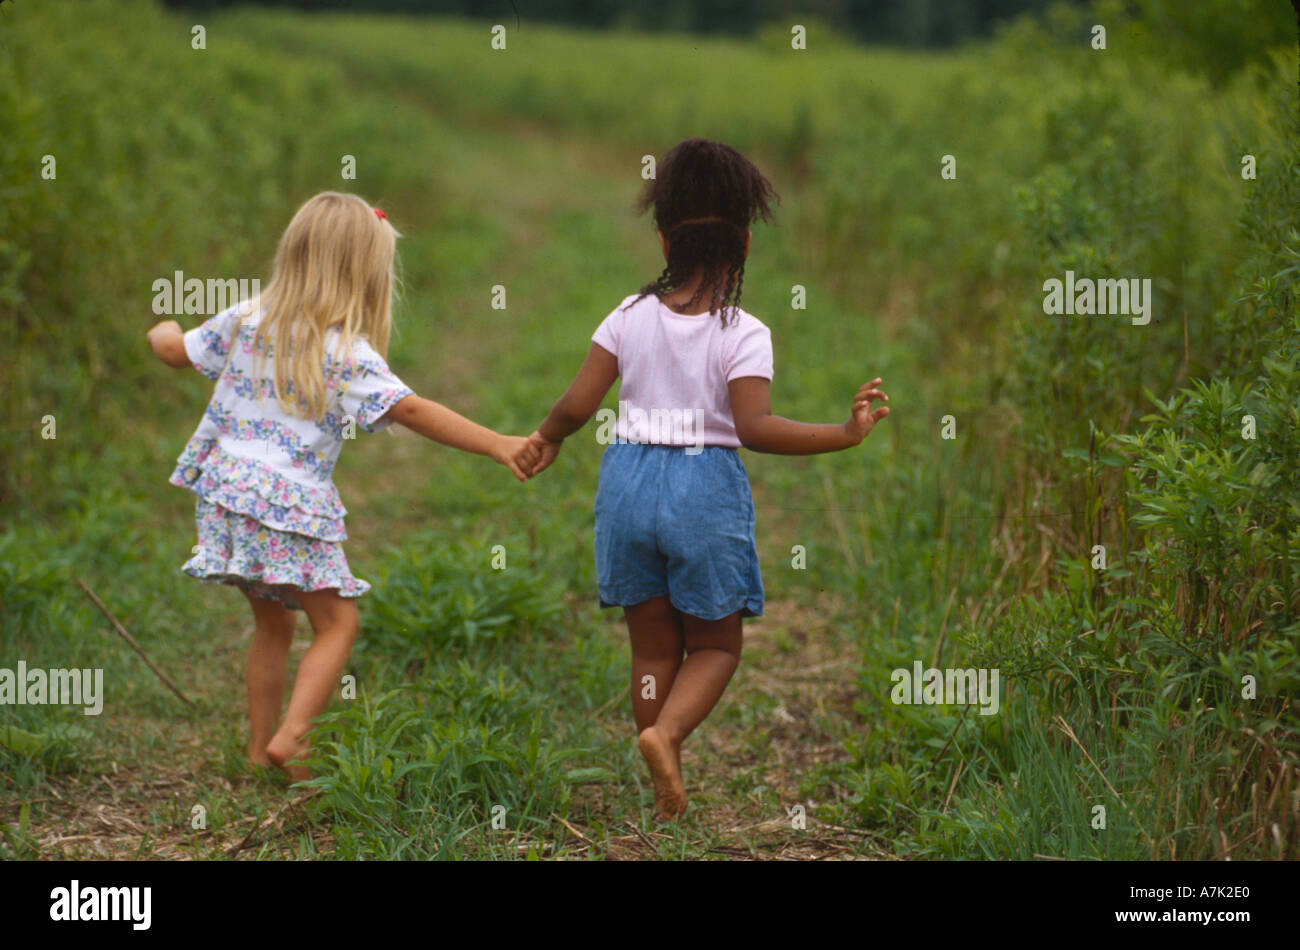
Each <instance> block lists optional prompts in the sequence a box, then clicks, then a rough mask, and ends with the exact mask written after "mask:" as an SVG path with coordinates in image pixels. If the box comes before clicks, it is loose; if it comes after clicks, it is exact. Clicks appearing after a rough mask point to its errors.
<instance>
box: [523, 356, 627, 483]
mask: <svg viewBox="0 0 1300 950" xmlns="http://www.w3.org/2000/svg"><path fill="white" fill-rule="evenodd" d="M616 379H618V357H617V356H615V355H614V354H613V353H611V352H610V351H609V350H607V349H605V348H604V347H603V346H601V345H600V344H599V343H593V344H591V349H590V350H588V351H587V358H586V359H585V360H583V362H582V366H581V367H580V368H579V369H578V375H577V376H576V377H574V380H573V383H572V384H571V385H570V386H569V388H568V389H567V390H565V392H564V395H563V396H561V397H560V398H559V399H557V400H556V402H555V405H554V406H552V407H551V411H550V413H549V414H548V415H547V416H546V418H545V419H544V420H543V421H542V424H541V425H540V426H538V427H537V431H536V432H534V433H533V434H532V435H530V436H529V437H528V441H529V443H530V444H531V447H532V448H533V449H534V450H536V452H538V453H539V454H540V458H539V459H537V461H536V462H534V463H533V464H532V466H531V468H530V469H529V470H528V474H529V475H530V476H531V475H536V474H537V473H538V472H540V471H542V469H544V468H546V467H547V466H548V465H550V464H551V463H552V462H553V461H555V456H556V455H557V454H559V451H560V445H561V444H562V443H563V442H564V440H565V439H567V438H568V437H569V436H571V435H573V433H575V432H577V431H578V430H579V429H581V428H582V427H583V426H585V425H586V424H587V420H589V419H590V418H591V417H592V416H593V415H595V414H596V410H597V409H599V408H600V404H601V402H602V401H603V400H604V398H605V395H606V394H607V393H608V392H609V387H611V386H613V385H614V380H616Z"/></svg>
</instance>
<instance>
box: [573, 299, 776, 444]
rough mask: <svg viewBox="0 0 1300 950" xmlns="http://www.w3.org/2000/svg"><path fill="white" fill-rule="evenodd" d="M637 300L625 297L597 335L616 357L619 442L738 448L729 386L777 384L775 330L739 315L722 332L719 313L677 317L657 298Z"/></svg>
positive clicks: (738, 441) (593, 337) (743, 314)
mask: <svg viewBox="0 0 1300 950" xmlns="http://www.w3.org/2000/svg"><path fill="white" fill-rule="evenodd" d="M633 300H636V295H633V296H631V297H626V298H624V300H623V302H622V303H621V304H619V305H618V307H617V308H616V309H615V310H614V311H613V312H612V313H611V314H610V315H609V316H607V317H606V318H605V319H604V320H603V321H602V322H601V324H600V326H598V327H597V328H596V332H595V333H593V334H592V337H591V339H592V341H593V342H594V343H596V344H598V345H599V346H601V347H603V348H604V349H606V350H608V351H609V352H610V353H612V354H614V356H616V357H617V358H618V374H619V376H620V377H621V378H622V380H623V382H622V385H621V386H620V388H619V394H618V400H619V402H618V410H619V411H618V427H617V430H616V434H617V437H618V438H619V439H620V440H623V441H627V442H649V443H652V444H656V445H684V446H690V447H694V448H699V447H702V446H706V445H722V446H728V447H730V448H739V447H740V439H739V438H737V437H736V424H735V422H734V421H733V420H732V417H731V396H730V395H729V393H728V392H727V383H729V382H731V381H732V380H733V379H740V378H741V377H743V376H761V377H762V378H764V379H771V378H772V333H771V331H770V330H768V328H767V327H766V326H764V325H763V322H762V321H761V320H759V319H758V318H757V317H754V316H751V315H750V314H748V313H746V312H745V311H743V310H739V309H738V310H737V311H736V316H735V319H734V320H732V321H729V322H728V324H727V326H725V327H724V326H723V325H722V318H721V317H719V316H718V314H716V313H701V314H696V315H694V316H688V315H686V314H681V313H675V312H674V311H672V310H670V309H669V308H668V306H667V305H666V304H664V303H663V302H662V301H660V300H659V298H658V297H656V296H655V295H654V294H650V295H648V296H646V297H643V298H641V300H640V301H639V302H637V303H635V304H632V306H630V307H629V306H627V305H628V304H630V303H632V301H633ZM624 307H627V309H626V310H625V309H623V308H624Z"/></svg>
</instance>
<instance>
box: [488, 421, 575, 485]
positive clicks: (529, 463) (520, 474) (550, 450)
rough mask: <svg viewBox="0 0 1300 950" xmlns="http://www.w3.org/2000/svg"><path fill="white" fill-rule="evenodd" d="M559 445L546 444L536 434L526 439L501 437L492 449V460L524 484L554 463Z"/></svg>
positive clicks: (544, 440)
mask: <svg viewBox="0 0 1300 950" xmlns="http://www.w3.org/2000/svg"><path fill="white" fill-rule="evenodd" d="M560 445H561V443H559V442H548V441H547V440H546V439H543V438H542V437H541V436H540V435H539V434H538V433H536V432H534V433H533V434H532V435H530V436H529V437H528V438H526V439H525V438H523V437H522V436H517V435H503V436H500V437H499V438H498V441H497V444H496V445H495V446H494V447H493V449H492V459H493V460H494V461H497V462H500V463H501V464H502V465H504V466H506V467H507V468H508V469H510V471H511V472H513V473H514V476H515V478H517V479H519V480H520V481H521V482H526V481H528V479H530V478H532V477H533V476H534V475H536V474H537V473H538V472H540V471H542V469H544V468H546V467H547V466H548V465H550V464H551V463H552V462H554V461H555V456H556V455H558V454H559V452H560Z"/></svg>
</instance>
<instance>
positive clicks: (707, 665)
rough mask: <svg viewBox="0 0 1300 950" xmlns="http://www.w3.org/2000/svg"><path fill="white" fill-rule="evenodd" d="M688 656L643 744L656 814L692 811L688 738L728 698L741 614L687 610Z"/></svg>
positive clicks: (684, 618)
mask: <svg viewBox="0 0 1300 950" xmlns="http://www.w3.org/2000/svg"><path fill="white" fill-rule="evenodd" d="M681 619H682V632H683V637H684V640H685V644H686V659H685V660H683V661H682V664H681V666H680V667H679V668H678V670H677V676H676V677H675V679H674V680H673V685H672V689H671V690H670V691H669V693H668V698H667V699H666V700H665V702H664V705H663V708H662V709H661V710H660V712H659V718H658V719H657V720H656V721H655V723H654V725H652V726H649V727H647V728H646V729H643V730H642V732H641V735H640V737H639V738H638V746H639V748H640V750H641V754H642V755H643V756H644V757H645V760H646V763H647V764H648V765H649V766H650V774H651V776H652V777H653V779H654V783H655V811H656V817H657V818H661V819H672V818H676V817H677V816H678V815H680V814H681V813H682V812H683V811H685V810H686V789H685V786H684V785H683V784H682V769H681V755H682V740H684V739H685V738H686V737H687V736H688V735H690V734H691V732H692V731H693V730H694V729H695V727H696V726H698V725H699V724H700V723H701V722H703V721H704V718H705V717H706V716H707V715H708V714H709V713H710V712H711V711H712V710H713V707H714V706H716V705H717V703H718V700H719V699H721V698H722V693H723V690H725V689H726V688H727V683H728V682H729V681H730V680H731V676H732V674H733V673H735V672H736V667H737V666H738V665H739V664H740V650H741V643H742V640H743V638H742V634H741V623H740V612H739V611H737V612H736V613H734V614H731V615H730V616H727V617H723V618H722V619H721V620H701V619H700V618H699V617H692V616H691V615H690V614H681Z"/></svg>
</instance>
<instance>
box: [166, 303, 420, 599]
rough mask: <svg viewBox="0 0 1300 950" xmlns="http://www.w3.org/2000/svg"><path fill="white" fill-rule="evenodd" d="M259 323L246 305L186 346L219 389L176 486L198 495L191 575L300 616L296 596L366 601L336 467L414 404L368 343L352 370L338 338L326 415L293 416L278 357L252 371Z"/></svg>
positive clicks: (330, 360) (329, 366)
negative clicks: (349, 448) (400, 407)
mask: <svg viewBox="0 0 1300 950" xmlns="http://www.w3.org/2000/svg"><path fill="white" fill-rule="evenodd" d="M241 314H242V315H243V316H242V319H240V316H241ZM261 318H262V312H261V311H257V310H255V309H254V308H253V307H250V306H249V305H247V304H240V305H237V306H235V307H231V308H230V309H229V310H226V311H224V312H222V313H219V314H217V315H216V316H215V317H213V318H211V319H210V320H208V321H207V322H205V323H204V324H202V325H201V326H199V327H196V328H195V329H193V330H190V331H189V332H188V333H186V334H185V352H186V354H187V355H188V356H189V358H190V362H192V363H193V364H194V367H195V369H197V370H198V371H199V372H201V373H203V375H205V376H207V377H208V378H209V379H212V380H215V381H216V387H215V388H214V391H213V394H212V401H211V402H209V403H208V408H207V410H206V412H205V413H204V415H203V421H202V422H200V423H199V427H198V429H196V430H195V432H194V435H192V436H191V437H190V440H189V442H188V443H187V444H186V446H185V450H184V451H183V452H181V455H180V458H179V459H178V460H177V462H176V469H175V471H173V472H172V475H171V478H170V481H171V483H172V484H173V485H177V486H180V487H182V488H188V489H190V490H191V491H193V492H194V493H195V494H197V495H198V502H197V505H196V508H195V520H196V522H197V526H198V541H199V543H198V544H197V545H196V546H195V547H194V549H193V553H194V556H193V557H191V558H190V559H189V561H187V562H186V563H185V565H184V567H183V568H182V570H184V571H185V573H187V574H189V575H190V576H192V577H197V578H199V579H201V580H205V581H214V582H219V583H225V584H233V585H235V586H238V587H240V588H242V589H243V590H245V591H247V592H248V593H250V594H252V595H254V596H257V597H261V598H264V599H268V600H274V601H278V602H279V603H281V604H283V605H284V606H286V607H289V608H293V609H300V607H301V605H300V604H299V603H298V601H297V598H296V597H295V596H294V593H295V591H316V590H324V589H328V588H334V589H337V590H338V592H339V594H340V595H342V596H344V597H360V596H361V595H362V594H364V593H365V592H366V591H368V590H369V589H370V585H369V584H368V583H366V582H365V581H363V580H360V579H358V578H356V577H353V576H352V571H351V570H350V569H349V567H348V562H347V558H346V557H345V556H344V554H343V546H342V544H341V543H340V542H342V541H343V540H345V539H346V538H347V532H346V531H345V530H344V527H343V517H344V515H346V514H347V509H346V508H344V507H343V502H342V501H341V500H340V498H339V494H338V490H337V489H336V488H335V487H334V482H333V473H334V464H335V462H337V461H338V457H339V452H340V450H341V449H342V448H343V443H344V441H346V440H347V439H350V438H352V437H353V436H354V434H355V432H356V430H357V429H360V430H362V431H364V432H376V431H379V430H381V429H384V428H387V426H388V424H389V420H387V419H383V418H381V417H382V416H383V415H384V413H386V412H388V410H389V409H391V408H392V407H393V405H394V404H395V403H397V402H398V401H399V400H400V399H402V398H404V397H406V396H409V395H412V392H411V390H410V389H409V388H408V387H407V386H406V385H405V384H404V383H403V382H402V381H401V380H400V379H398V378H397V377H396V376H395V375H393V372H392V371H391V370H390V369H389V368H388V364H387V363H385V362H384V359H383V357H382V356H380V355H379V354H378V353H377V352H375V350H374V349H373V348H372V347H371V346H370V344H369V343H367V342H366V341H365V340H363V339H357V340H354V341H353V343H352V353H351V359H350V360H349V359H346V358H345V354H342V353H340V352H339V349H340V347H339V346H338V344H339V335H338V332H337V331H333V332H332V333H331V335H330V336H329V337H327V339H326V345H325V352H326V357H325V383H326V387H327V405H326V409H325V413H324V415H323V416H322V417H321V418H320V419H318V420H310V419H300V418H297V417H295V416H291V415H289V414H287V413H285V412H284V410H283V409H281V408H280V404H279V402H278V400H277V399H276V396H275V385H274V382H273V373H274V363H273V354H271V353H269V352H268V353H266V354H265V357H264V359H263V360H262V361H261V363H260V364H259V365H256V366H255V363H254V350H253V337H254V333H255V332H256V329H257V325H258V323H259V322H260V320H261ZM237 321H238V323H239V326H238V330H237V332H236V322H237ZM256 370H260V377H259V376H255V375H254V374H255V371H256Z"/></svg>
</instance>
